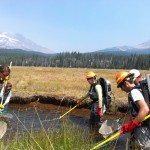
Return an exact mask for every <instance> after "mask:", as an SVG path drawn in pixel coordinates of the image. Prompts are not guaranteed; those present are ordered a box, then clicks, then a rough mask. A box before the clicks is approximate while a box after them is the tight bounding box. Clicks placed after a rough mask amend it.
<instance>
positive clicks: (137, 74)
mask: <svg viewBox="0 0 150 150" xmlns="http://www.w3.org/2000/svg"><path fill="white" fill-rule="evenodd" d="M129 73H131V74H134V79H133V80H134V84H135V85H139V84H140V81H142V80H143V79H144V78H143V77H142V74H141V73H140V71H139V70H137V69H131V70H130V71H129Z"/></svg>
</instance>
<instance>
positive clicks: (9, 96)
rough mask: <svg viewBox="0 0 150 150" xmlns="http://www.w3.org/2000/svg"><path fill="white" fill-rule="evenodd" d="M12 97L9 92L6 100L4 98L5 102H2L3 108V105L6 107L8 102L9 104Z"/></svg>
mask: <svg viewBox="0 0 150 150" xmlns="http://www.w3.org/2000/svg"><path fill="white" fill-rule="evenodd" d="M11 97H12V93H11V91H10V92H9V94H8V96H7V98H6V100H5V102H4V104H3V105H4V106H5V105H7V104H8V103H9V102H10V98H11Z"/></svg>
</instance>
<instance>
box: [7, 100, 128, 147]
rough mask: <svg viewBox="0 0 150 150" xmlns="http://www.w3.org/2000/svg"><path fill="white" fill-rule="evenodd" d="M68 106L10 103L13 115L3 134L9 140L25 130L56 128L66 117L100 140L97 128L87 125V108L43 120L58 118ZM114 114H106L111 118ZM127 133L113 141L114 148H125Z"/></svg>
mask: <svg viewBox="0 0 150 150" xmlns="http://www.w3.org/2000/svg"><path fill="white" fill-rule="evenodd" d="M68 110H69V108H66V107H61V106H56V105H51V104H41V103H31V104H26V105H19V104H11V105H10V106H9V113H11V114H12V115H13V118H12V119H5V121H6V122H7V124H8V129H7V132H6V134H5V137H4V138H5V139H6V140H10V139H11V138H12V137H15V136H18V135H19V134H22V133H23V132H25V131H29V132H32V131H33V130H34V131H39V130H41V128H44V129H45V130H47V129H53V130H55V129H57V128H59V126H60V125H61V123H62V120H63V119H67V120H69V121H71V122H73V123H74V124H76V125H77V126H79V127H81V128H83V129H84V130H83V132H87V131H88V133H89V134H90V135H91V136H92V137H94V138H95V142H96V143H97V142H100V141H101V140H103V137H102V136H101V135H100V134H99V133H98V128H94V129H91V128H90V127H89V115H90V110H88V109H75V110H73V111H72V112H71V113H69V115H67V116H65V117H64V118H63V119H60V120H56V121H50V122H44V120H51V119H53V118H58V117H59V116H60V115H62V114H63V113H65V112H67V111H68ZM112 117H114V119H115V118H116V116H109V115H108V116H106V118H111V119H112ZM127 138H128V135H123V136H121V137H119V139H118V140H117V142H116V143H115V147H116V148H115V149H118V150H119V149H125V144H126V140H127Z"/></svg>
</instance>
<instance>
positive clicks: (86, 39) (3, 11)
mask: <svg viewBox="0 0 150 150" xmlns="http://www.w3.org/2000/svg"><path fill="white" fill-rule="evenodd" d="M0 32H13V33H20V34H22V35H24V36H25V37H26V38H28V39H31V40H32V41H34V42H35V43H37V44H39V45H41V46H43V47H46V48H49V49H50V50H52V51H53V52H62V51H79V52H90V51H96V50H100V49H104V48H108V47H113V46H123V45H128V46H135V45H137V44H141V43H143V42H146V41H147V40H150V0H2V1H1V2H0Z"/></svg>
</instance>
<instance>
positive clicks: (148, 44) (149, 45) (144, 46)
mask: <svg viewBox="0 0 150 150" xmlns="http://www.w3.org/2000/svg"><path fill="white" fill-rule="evenodd" d="M134 48H137V49H147V48H150V40H149V41H146V42H144V43H142V44H139V45H136V46H134Z"/></svg>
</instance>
